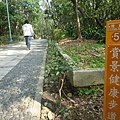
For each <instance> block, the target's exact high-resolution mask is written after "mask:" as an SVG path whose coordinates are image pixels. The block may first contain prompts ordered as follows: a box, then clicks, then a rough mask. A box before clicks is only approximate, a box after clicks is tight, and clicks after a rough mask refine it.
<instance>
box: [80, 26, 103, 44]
mask: <svg viewBox="0 0 120 120" xmlns="http://www.w3.org/2000/svg"><path fill="white" fill-rule="evenodd" d="M81 32H82V36H83V37H85V38H86V39H94V40H99V42H104V41H105V29H98V28H95V29H94V28H88V29H82V30H81Z"/></svg>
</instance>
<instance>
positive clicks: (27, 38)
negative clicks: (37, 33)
mask: <svg viewBox="0 0 120 120" xmlns="http://www.w3.org/2000/svg"><path fill="white" fill-rule="evenodd" d="M31 39H32V37H31V36H25V41H26V46H27V48H28V49H30V42H31Z"/></svg>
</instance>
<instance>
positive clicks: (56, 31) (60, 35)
mask: <svg viewBox="0 0 120 120" xmlns="http://www.w3.org/2000/svg"><path fill="white" fill-rule="evenodd" d="M53 36H54V39H55V40H57V42H58V41H59V40H60V39H63V38H65V36H66V35H65V32H64V31H62V30H61V29H54V30H53Z"/></svg>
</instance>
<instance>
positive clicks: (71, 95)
mask: <svg viewBox="0 0 120 120" xmlns="http://www.w3.org/2000/svg"><path fill="white" fill-rule="evenodd" d="M86 42H87V43H88V44H92V43H95V42H96V41H94V40H91V41H87V40H82V41H79V42H78V41H71V40H67V39H66V40H62V41H60V42H59V43H58V45H59V46H62V47H67V46H69V47H70V46H76V45H78V44H81V45H83V44H84V43H86ZM58 85H59V83H58V82H57V80H56V78H51V79H50V80H48V79H47V80H45V82H44V89H43V98H42V112H41V120H101V119H102V112H103V89H104V86H103V85H98V86H90V87H86V88H74V87H72V86H71V85H70V84H69V82H68V80H67V79H65V81H64V86H63V89H62V92H61V93H62V94H61V95H62V97H61V99H59V95H60V94H59V86H58Z"/></svg>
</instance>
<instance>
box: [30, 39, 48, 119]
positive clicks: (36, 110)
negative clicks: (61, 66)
mask: <svg viewBox="0 0 120 120" xmlns="http://www.w3.org/2000/svg"><path fill="white" fill-rule="evenodd" d="M47 46H48V44H47V40H46V44H45V50H44V56H43V58H42V59H43V60H42V66H41V72H40V76H39V81H38V84H37V88H36V94H35V99H34V101H33V107H32V118H31V120H40V112H41V100H42V94H43V80H44V71H45V63H46V55H47Z"/></svg>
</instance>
